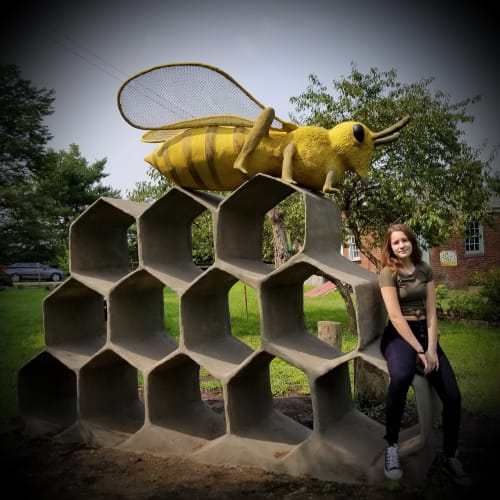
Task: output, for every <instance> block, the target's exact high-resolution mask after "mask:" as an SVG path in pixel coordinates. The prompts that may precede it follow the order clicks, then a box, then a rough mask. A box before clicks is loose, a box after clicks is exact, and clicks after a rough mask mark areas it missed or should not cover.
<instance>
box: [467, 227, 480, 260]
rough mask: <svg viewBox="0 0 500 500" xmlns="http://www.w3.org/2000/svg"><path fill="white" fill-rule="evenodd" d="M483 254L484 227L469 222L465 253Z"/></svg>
mask: <svg viewBox="0 0 500 500" xmlns="http://www.w3.org/2000/svg"><path fill="white" fill-rule="evenodd" d="M482 252H483V226H481V224H479V222H477V221H473V222H469V224H468V226H467V229H466V230H465V253H466V254H473V253H482Z"/></svg>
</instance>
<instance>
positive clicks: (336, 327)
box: [318, 321, 342, 351]
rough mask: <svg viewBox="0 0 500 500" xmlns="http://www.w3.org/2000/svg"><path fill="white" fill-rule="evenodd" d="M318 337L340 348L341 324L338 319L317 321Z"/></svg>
mask: <svg viewBox="0 0 500 500" xmlns="http://www.w3.org/2000/svg"><path fill="white" fill-rule="evenodd" d="M318 338H319V339H321V340H322V341H323V342H326V343H327V344H328V345H331V346H333V347H336V348H337V349H338V350H339V351H341V350H342V324H341V323H339V322H338V321H318Z"/></svg>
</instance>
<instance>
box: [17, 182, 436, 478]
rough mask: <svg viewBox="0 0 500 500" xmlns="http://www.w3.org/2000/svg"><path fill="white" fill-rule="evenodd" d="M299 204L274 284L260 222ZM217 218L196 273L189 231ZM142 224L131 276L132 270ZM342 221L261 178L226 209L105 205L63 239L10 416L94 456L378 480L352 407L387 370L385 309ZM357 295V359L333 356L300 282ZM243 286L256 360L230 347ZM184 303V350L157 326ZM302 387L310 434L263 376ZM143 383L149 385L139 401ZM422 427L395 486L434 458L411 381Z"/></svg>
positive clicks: (419, 474) (209, 200)
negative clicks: (354, 381)
mask: <svg viewBox="0 0 500 500" xmlns="http://www.w3.org/2000/svg"><path fill="white" fill-rule="evenodd" d="M294 192H298V193H300V196H301V197H302V198H303V201H304V205H305V217H306V221H305V241H304V245H303V248H302V249H301V251H300V252H299V253H297V254H296V255H295V256H293V257H292V258H291V259H290V260H289V261H287V262H286V263H285V264H283V265H282V266H280V267H279V268H277V269H274V268H272V267H270V266H268V265H266V264H264V263H263V262H262V260H261V248H262V227H263V220H264V217H265V214H266V212H267V211H268V210H270V209H271V208H273V207H274V206H276V205H277V204H278V203H279V202H280V201H282V200H283V199H285V198H286V197H287V196H289V195H291V194H292V193H294ZM206 210H208V211H209V212H210V214H211V215H212V221H213V226H214V241H215V255H216V258H215V262H214V264H213V265H212V266H211V267H209V268H208V269H206V270H202V269H200V268H199V267H197V266H196V265H194V264H193V262H192V248H191V223H192V221H193V220H194V219H195V218H196V217H197V216H198V215H199V214H201V213H203V212H204V211H206ZM132 224H136V225H137V237H138V254H139V266H138V268H137V269H136V270H134V271H133V272H129V270H128V249H127V230H128V228H129V227H130V226H131V225H132ZM341 242H342V238H341V222H340V211H339V209H338V207H337V206H336V205H335V204H334V203H332V202H331V201H330V200H328V199H326V198H325V197H323V196H322V195H318V194H315V193H312V192H310V191H308V190H305V189H303V188H300V187H297V186H293V185H291V184H289V183H285V182H283V181H281V180H279V179H277V178H274V177H269V176H267V175H264V174H259V175H257V176H255V177H254V178H252V179H251V180H249V181H247V182H246V183H245V184H244V185H243V186H241V187H240V188H239V189H237V190H236V191H234V192H233V193H232V194H231V195H230V196H228V197H227V198H225V199H220V198H218V197H216V196H213V195H210V194H208V193H203V192H192V191H188V190H185V189H183V188H180V187H174V188H172V189H171V190H170V191H168V192H167V193H166V194H165V195H164V196H163V197H162V198H161V199H159V200H157V201H156V202H154V203H152V204H141V203H134V202H131V201H125V200H118V199H111V198H101V199H99V200H97V201H96V202H95V203H94V204H93V205H92V206H90V207H89V208H88V209H87V210H86V211H85V212H84V213H82V214H81V215H80V217H79V218H78V219H76V220H75V221H74V222H73V224H72V226H71V228H70V257H71V258H70V271H71V273H70V277H69V278H68V279H67V280H66V281H65V282H64V283H63V284H62V285H60V286H59V287H58V288H57V289H55V290H54V291H53V292H51V293H50V294H49V295H48V296H47V297H46V299H45V301H44V304H43V312H44V332H45V348H44V350H43V351H42V352H41V353H39V354H38V355H37V356H35V357H34V358H33V359H32V360H30V361H29V362H28V363H26V364H25V365H24V366H23V367H22V368H21V370H20V371H19V376H18V395H19V405H20V414H21V416H22V417H23V418H24V421H25V423H26V425H27V429H28V430H29V431H30V432H32V433H35V434H41V433H51V434H54V435H56V436H57V437H58V438H60V439H73V440H75V439H76V440H78V441H83V442H85V443H87V444H90V445H94V446H99V447H116V448H119V449H124V450H129V451H135V452H150V453H154V454H158V455H163V456H183V457H188V458H190V459H192V460H195V461H199V462H204V463H216V464H239V465H250V466H255V467H259V468H262V469H266V470H269V471H274V472H283V473H287V474H291V475H295V476H301V475H309V476H312V477H316V478H319V479H323V480H333V481H340V482H351V483H356V482H364V483H366V482H378V481H383V480H384V478H383V465H382V461H383V451H384V446H385V442H384V440H383V435H384V428H383V426H382V425H381V424H380V423H378V422H376V421H374V420H372V419H371V418H369V417H368V416H367V415H365V414H363V413H361V412H360V411H359V410H357V409H356V408H354V406H353V396H352V388H351V382H350V375H349V365H350V364H352V363H353V361H354V359H356V358H362V359H363V360H365V361H366V362H368V363H369V364H371V365H374V366H375V367H377V368H378V369H380V370H382V371H386V370H387V368H386V365H385V361H384V360H383V358H382V356H381V354H380V352H379V346H378V344H379V336H380V333H381V332H382V330H383V327H384V325H385V321H386V316H385V310H384V307H383V304H382V301H381V297H380V294H379V289H378V284H377V276H376V275H375V274H374V273H371V272H369V271H367V270H365V269H363V268H361V267H359V266H358V265H356V264H354V263H353V262H351V261H349V260H347V259H345V258H344V257H343V256H342V255H341V254H340V252H337V251H335V250H334V249H340V247H341ZM318 272H319V273H321V274H324V275H326V276H330V277H336V278H339V279H341V280H343V281H345V282H348V283H349V284H351V285H352V288H353V291H354V297H355V303H356V309H357V320H358V327H359V331H358V339H359V340H358V345H357V347H356V348H355V349H354V350H353V351H351V352H348V353H343V352H341V351H339V350H337V349H336V348H334V347H331V346H329V345H327V344H326V343H325V342H323V341H321V340H320V339H318V338H317V337H316V336H315V335H312V334H311V333H310V332H309V331H308V330H307V328H306V326H305V322H304V310H303V303H304V299H303V283H304V281H305V280H306V279H307V278H308V277H310V276H311V275H313V274H316V273H318ZM238 280H241V281H242V282H243V283H245V284H246V285H248V286H250V287H253V288H254V289H255V291H256V294H257V297H258V300H259V305H260V323H261V331H260V339H261V343H260V347H259V348H257V349H252V348H250V347H248V346H247V345H246V344H244V343H242V342H240V341H239V340H238V339H236V338H235V337H233V335H232V332H231V318H230V315H229V308H228V293H229V290H230V289H231V287H232V286H233V285H234V284H235V283H236V282H237V281H238ZM165 287H168V288H170V289H172V290H174V291H175V292H176V293H177V295H178V297H179V311H178V314H179V328H180V332H179V342H178V343H177V342H176V341H175V340H173V338H171V337H170V336H169V335H168V334H167V332H166V331H165V327H164V319H165V316H164V315H165V311H164V303H163V291H164V289H165ZM275 358H279V359H281V360H283V361H285V362H286V363H289V364H291V365H293V366H295V367H297V368H298V369H300V370H302V371H303V372H304V373H305V374H306V375H307V379H308V381H309V385H310V393H311V401H312V409H313V428H312V429H311V428H309V427H306V426H304V425H302V424H300V423H298V422H296V421H295V420H293V419H291V418H289V417H288V416H286V415H284V414H283V413H281V412H280V411H278V410H277V409H276V408H275V407H274V405H273V401H274V398H273V394H272V391H271V383H270V371H269V364H270V363H271V361H272V360H273V359H275ZM201 369H205V370H207V371H208V372H209V373H210V374H211V375H213V376H214V377H216V378H217V379H218V380H219V381H220V382H221V384H222V387H223V396H224V412H223V413H221V412H219V413H217V412H215V411H214V410H213V409H212V408H211V407H209V406H208V405H207V404H206V402H205V401H203V400H202V398H201V391H200V375H199V374H200V370H201ZM138 376H142V377H143V381H144V397H143V398H142V397H140V394H139V389H138ZM413 388H414V391H415V395H416V400H417V409H418V420H419V421H418V424H416V425H415V426H413V427H411V428H410V429H407V430H405V431H404V433H403V436H402V440H401V443H400V448H401V455H402V460H403V463H404V465H405V478H406V479H405V480H408V481H413V480H415V481H420V480H422V478H424V477H425V475H426V474H427V472H428V469H429V467H430V465H431V463H432V461H433V459H434V447H435V446H434V441H435V436H434V431H433V419H434V414H435V409H436V408H435V399H434V397H433V394H432V392H431V389H430V387H429V386H428V384H427V382H426V381H425V380H424V379H423V378H422V377H420V376H418V375H416V376H415V379H414V381H413Z"/></svg>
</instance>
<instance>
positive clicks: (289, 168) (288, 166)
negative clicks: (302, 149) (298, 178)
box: [281, 142, 297, 184]
mask: <svg viewBox="0 0 500 500" xmlns="http://www.w3.org/2000/svg"><path fill="white" fill-rule="evenodd" d="M296 151H297V147H296V146H295V144H294V143H293V142H290V143H289V144H287V146H286V147H285V149H284V150H283V165H282V167H281V178H282V179H283V180H284V181H286V182H289V183H290V184H297V183H296V182H295V181H294V179H293V155H294V154H295V152H296Z"/></svg>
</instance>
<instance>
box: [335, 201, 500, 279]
mask: <svg viewBox="0 0 500 500" xmlns="http://www.w3.org/2000/svg"><path fill="white" fill-rule="evenodd" d="M491 210H492V214H493V224H492V225H491V226H484V227H483V226H482V225H481V224H479V223H478V222H477V221H472V222H471V223H470V224H469V227H468V230H467V233H466V235H465V237H464V236H463V235H460V234H457V235H455V236H453V237H452V238H450V240H449V241H448V242H447V243H446V245H443V246H441V247H436V248H431V249H429V250H428V251H426V252H424V260H426V261H427V262H429V263H430V265H431V266H432V269H433V270H434V277H435V281H436V284H438V285H439V284H445V285H447V286H448V287H450V288H465V287H467V286H468V285H469V283H470V279H471V278H472V276H473V275H474V274H475V273H476V272H483V271H487V270H489V269H491V268H493V267H500V198H498V197H497V198H493V199H492V202H491ZM374 254H375V255H376V257H377V258H380V253H378V255H377V252H374ZM343 255H344V256H345V257H346V258H348V259H350V260H352V261H354V262H359V264H360V265H361V266H363V267H365V268H366V269H369V270H370V271H373V272H376V268H375V266H374V265H373V264H372V263H371V262H369V261H368V259H367V258H366V257H365V256H364V255H362V254H361V253H360V252H359V250H358V249H357V247H356V246H355V244H354V241H353V239H350V238H348V239H347V246H346V247H344V249H343Z"/></svg>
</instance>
